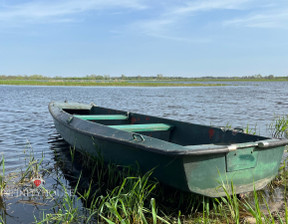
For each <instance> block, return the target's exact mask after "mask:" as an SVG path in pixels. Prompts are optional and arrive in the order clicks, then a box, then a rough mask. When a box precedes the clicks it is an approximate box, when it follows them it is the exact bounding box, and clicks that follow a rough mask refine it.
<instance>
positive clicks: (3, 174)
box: [0, 155, 7, 198]
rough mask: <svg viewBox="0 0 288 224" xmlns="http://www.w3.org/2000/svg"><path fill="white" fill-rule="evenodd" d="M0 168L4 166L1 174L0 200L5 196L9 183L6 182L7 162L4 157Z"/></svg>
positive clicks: (0, 162)
mask: <svg viewBox="0 0 288 224" xmlns="http://www.w3.org/2000/svg"><path fill="white" fill-rule="evenodd" d="M0 166H2V174H0V198H1V197H2V196H3V193H4V191H5V187H6V184H7V182H6V181H5V160H4V156H3V155H2V159H1V161H0Z"/></svg>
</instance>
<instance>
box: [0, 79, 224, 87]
mask: <svg viewBox="0 0 288 224" xmlns="http://www.w3.org/2000/svg"><path fill="white" fill-rule="evenodd" d="M0 85H33V86H139V87H161V86H164V87H169V86H170V87H181V86H182V87H186V86H187V87H189V86H196V87H197V86H227V84H223V83H171V82H169V83H166V82H165V83H163V82H126V81H105V82H104V81H98V82H96V81H87V80H77V81H71V80H1V81H0Z"/></svg>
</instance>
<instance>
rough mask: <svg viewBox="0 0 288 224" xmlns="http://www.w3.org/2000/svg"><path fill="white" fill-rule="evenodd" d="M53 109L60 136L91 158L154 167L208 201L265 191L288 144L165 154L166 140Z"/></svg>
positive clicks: (167, 181) (164, 179) (171, 183)
mask: <svg viewBox="0 0 288 224" xmlns="http://www.w3.org/2000/svg"><path fill="white" fill-rule="evenodd" d="M60 105H61V104H60ZM49 110H50V112H51V114H52V116H53V119H54V123H55V127H56V129H57V131H58V132H59V134H60V135H61V136H62V137H63V139H64V140H65V141H66V142H68V143H69V144H70V145H71V146H72V147H75V148H77V149H78V150H79V151H81V152H82V153H85V154H88V155H89V156H91V157H97V156H99V154H101V156H102V157H103V158H104V160H105V161H106V162H113V163H116V164H119V165H135V164H137V166H139V167H140V168H141V170H142V171H144V172H145V171H149V170H151V169H154V171H153V175H154V176H155V177H156V178H157V179H158V180H159V181H160V182H162V183H164V184H167V185H169V186H172V187H175V188H177V189H180V190H183V191H188V192H193V193H196V194H201V195H205V196H208V197H220V196H224V195H225V194H226V192H225V190H227V191H228V193H229V194H232V193H236V194H239V193H244V192H249V191H253V190H254V188H255V189H256V190H259V189H261V188H263V187H265V186H266V185H267V184H268V183H269V182H270V181H271V180H272V179H273V178H274V177H275V176H276V175H277V173H278V169H279V166H280V162H281V159H282V155H283V152H284V148H285V144H286V143H287V141H286V140H285V141H284V140H282V142H280V143H279V142H277V141H276V140H275V142H276V143H275V142H273V144H270V146H268V147H262V148H261V147H260V144H259V143H258V144H254V143H253V144H251V142H248V143H243V142H242V143H239V144H236V146H237V147H238V148H239V149H237V150H234V149H233V148H232V149H231V147H230V149H229V147H228V149H229V150H228V151H227V150H226V151H225V150H222V149H221V150H222V151H223V152H222V151H221V150H220V149H219V150H218V151H217V153H205V152H202V153H197V150H195V146H191V147H190V148H191V150H189V151H187V153H186V151H184V153H183V152H182V151H181V150H179V151H177V150H176V151H175V150H172V151H163V150H162V151H161V150H159V149H156V146H155V147H152V146H154V145H157V146H158V147H162V148H165V144H166V142H165V141H159V140H158V139H154V138H149V137H148V136H144V137H142V135H138V134H137V136H138V137H136V138H135V136H134V137H131V136H133V133H132V134H131V133H128V132H126V131H114V129H113V130H111V128H107V127H106V126H105V125H101V124H100V125H98V124H94V123H92V122H89V121H88V122H87V121H83V120H81V119H76V118H73V117H72V118H71V114H69V113H67V112H65V111H63V110H62V108H61V106H59V105H57V104H55V103H51V104H50V105H49ZM161 121H162V120H161ZM167 122H168V121H167ZM139 136H140V137H139ZM139 138H140V140H139ZM141 138H143V139H144V138H145V141H146V142H145V141H141ZM261 140H262V139H261ZM269 140H270V139H267V141H268V142H269ZM260 143H261V144H262V142H260ZM167 144H168V143H167ZM169 146H170V145H169ZM234 146H235V145H234ZM171 147H174V144H173V145H171ZM203 147H205V146H203ZM162 148H161V149H162ZM196 148H197V147H196ZM181 149H182V148H181ZM208 149H209V147H208ZM201 150H202V151H204V150H203V149H201ZM201 150H200V152H201ZM191 151H192V152H191ZM208 151H209V150H208ZM231 182H232V183H233V189H234V192H232V190H231ZM223 186H225V189H224V188H223Z"/></svg>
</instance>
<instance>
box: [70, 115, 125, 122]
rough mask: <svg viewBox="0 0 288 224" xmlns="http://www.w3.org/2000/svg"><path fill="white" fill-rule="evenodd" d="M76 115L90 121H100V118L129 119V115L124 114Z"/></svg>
mask: <svg viewBox="0 0 288 224" xmlns="http://www.w3.org/2000/svg"><path fill="white" fill-rule="evenodd" d="M74 117H77V118H80V119H83V120H89V121H100V120H127V119H128V116H126V115H122V114H99V115H93V114H91V115H74Z"/></svg>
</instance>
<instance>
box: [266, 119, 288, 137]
mask: <svg viewBox="0 0 288 224" xmlns="http://www.w3.org/2000/svg"><path fill="white" fill-rule="evenodd" d="M268 129H269V131H270V134H271V136H272V137H274V138H283V137H286V138H287V137H288V115H285V116H276V117H275V118H274V120H273V121H272V122H271V123H270V125H269V127H268Z"/></svg>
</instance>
